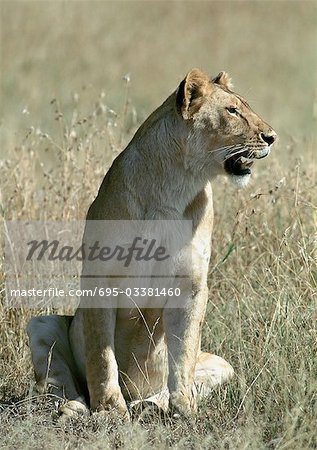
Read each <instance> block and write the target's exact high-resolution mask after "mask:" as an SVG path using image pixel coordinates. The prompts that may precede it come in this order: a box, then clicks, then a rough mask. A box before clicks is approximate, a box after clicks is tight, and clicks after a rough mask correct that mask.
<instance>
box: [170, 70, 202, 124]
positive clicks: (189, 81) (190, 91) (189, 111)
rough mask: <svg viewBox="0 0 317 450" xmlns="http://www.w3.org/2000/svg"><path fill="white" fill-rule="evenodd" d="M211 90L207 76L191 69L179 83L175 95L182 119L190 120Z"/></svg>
mask: <svg viewBox="0 0 317 450" xmlns="http://www.w3.org/2000/svg"><path fill="white" fill-rule="evenodd" d="M210 90H211V84H210V80H209V78H208V76H207V75H206V74H204V73H203V72H201V71H200V70H199V69H192V70H191V71H190V72H189V73H188V74H187V75H186V77H185V78H184V80H183V81H182V82H181V84H180V85H179V87H178V90H177V94H176V103H177V108H178V110H179V111H180V113H181V114H182V116H183V118H184V119H191V118H192V117H193V115H194V114H195V113H196V112H197V111H198V110H199V108H200V107H201V105H202V104H203V102H204V98H205V97H206V95H207V93H208V92H210Z"/></svg>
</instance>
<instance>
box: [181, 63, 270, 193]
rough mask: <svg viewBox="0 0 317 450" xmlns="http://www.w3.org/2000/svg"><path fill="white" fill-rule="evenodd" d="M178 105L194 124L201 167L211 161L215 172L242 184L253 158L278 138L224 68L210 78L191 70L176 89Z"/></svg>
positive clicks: (193, 138) (194, 141) (192, 140)
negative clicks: (237, 92)
mask: <svg viewBox="0 0 317 450" xmlns="http://www.w3.org/2000/svg"><path fill="white" fill-rule="evenodd" d="M176 105H177V109H178V113H179V114H180V115H181V117H182V119H183V120H184V122H185V123H187V124H188V127H190V128H191V133H190V134H189V136H190V145H189V147H191V149H192V148H193V147H194V151H195V164H196V163H197V153H200V163H201V167H204V168H205V167H208V160H209V161H212V170H213V173H215V174H217V173H221V172H225V173H227V174H228V175H230V176H231V177H232V179H233V181H235V182H236V183H237V184H239V185H245V184H246V183H247V182H248V181H249V178H250V175H251V166H252V164H253V162H254V160H255V159H260V158H264V157H265V156H267V155H268V154H269V153H270V149H271V146H272V144H273V143H274V141H275V140H276V137H277V135H276V133H275V131H274V130H273V129H272V128H271V127H270V126H269V125H268V124H267V123H266V122H264V121H263V120H262V119H261V118H260V117H259V116H258V115H257V114H256V113H255V112H254V111H252V109H251V108H250V106H249V105H248V103H247V102H246V101H245V100H244V99H243V98H242V97H241V96H240V95H238V94H236V93H234V92H233V91H232V85H231V82H230V79H229V77H228V75H227V74H226V73H225V72H220V73H219V75H217V76H216V77H215V78H214V79H212V80H211V79H209V77H208V76H207V75H206V74H204V73H203V72H201V71H200V70H198V69H193V70H191V71H190V72H189V73H188V75H187V76H186V77H185V79H184V80H183V81H182V82H181V84H180V85H179V88H178V90H177V91H176ZM190 152H191V151H189V156H188V158H189V164H190V159H191V157H190Z"/></svg>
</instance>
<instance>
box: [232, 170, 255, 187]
mask: <svg viewBox="0 0 317 450" xmlns="http://www.w3.org/2000/svg"><path fill="white" fill-rule="evenodd" d="M250 178H251V171H250V173H247V174H245V175H234V174H231V175H230V176H229V179H230V181H231V182H232V183H233V184H234V185H235V186H236V187H238V188H240V189H242V188H245V187H246V186H247V185H248V183H249V181H250Z"/></svg>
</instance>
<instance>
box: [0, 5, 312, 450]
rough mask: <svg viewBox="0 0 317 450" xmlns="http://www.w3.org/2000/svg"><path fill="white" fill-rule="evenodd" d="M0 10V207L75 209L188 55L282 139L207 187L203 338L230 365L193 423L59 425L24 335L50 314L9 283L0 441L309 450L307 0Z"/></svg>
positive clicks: (34, 215)
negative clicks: (40, 392) (245, 171)
mask: <svg viewBox="0 0 317 450" xmlns="http://www.w3.org/2000/svg"><path fill="white" fill-rule="evenodd" d="M75 3H76V5H75ZM0 5H1V37H2V39H1V72H2V73H1V75H2V78H1V97H2V98H1V104H2V108H3V110H2V112H1V128H0V130H1V149H0V151H1V153H0V156H1V166H0V171H1V172H0V176H1V213H2V216H3V218H4V219H7V220H11V219H14V220H29V219H35V220H37V219H41V220H49V219H50V220H70V219H83V218H84V216H85V213H86V210H87V207H88V205H89V204H90V202H91V200H92V199H93V198H94V196H95V195H96V192H97V189H98V186H99V184H100V182H101V180H102V178H103V176H104V173H105V172H106V170H107V169H108V168H109V165H110V164H111V161H112V159H113V158H114V157H115V156H116V155H117V154H118V153H119V152H120V151H121V149H122V148H124V145H125V144H126V143H127V142H128V141H129V139H130V138H131V136H132V135H133V133H134V131H135V130H136V128H137V126H138V125H139V124H140V123H141V122H142V120H143V118H144V117H145V115H147V114H148V113H150V112H151V110H153V108H154V107H155V106H157V105H158V104H159V103H160V102H161V101H162V100H164V98H165V97H166V96H167V95H168V94H169V93H170V92H171V91H172V89H174V87H176V85H177V82H178V81H179V80H180V79H181V77H182V76H183V75H184V74H185V73H186V71H187V70H188V69H190V68H191V67H194V66H199V67H201V68H203V69H205V70H208V71H209V72H210V71H213V72H217V71H219V70H221V69H227V70H228V71H229V72H230V73H231V74H232V75H233V76H234V81H235V82H236V85H237V90H238V92H240V93H242V94H244V95H245V97H246V98H247V99H248V100H250V103H251V105H252V106H253V107H254V108H255V110H257V111H258V112H259V113H261V114H262V115H263V117H265V118H266V119H267V120H268V122H269V123H270V124H272V125H273V126H274V128H275V129H276V130H277V131H278V133H279V135H280V140H279V143H278V144H277V145H276V147H275V148H274V150H273V152H272V154H271V155H270V157H269V158H268V159H265V160H263V161H261V162H258V163H257V164H256V167H255V170H254V175H253V180H252V183H251V184H250V186H249V187H248V188H247V189H244V190H242V191H238V190H236V189H235V188H233V187H232V186H231V185H230V184H229V183H228V182H227V181H226V180H221V179H219V180H217V181H216V183H215V188H214V193H215V213H216V219H215V231H214V238H213V241H214V245H213V256H212V264H211V268H210V278H209V283H210V301H209V306H208V312H207V316H206V321H205V324H204V329H203V347H204V348H205V349H206V350H207V351H211V352H214V353H216V354H219V355H221V356H223V357H225V358H226V359H227V360H228V361H230V363H231V364H232V365H233V367H234V369H235V373H236V375H235V378H234V379H233V380H232V382H231V383H229V384H228V385H226V386H223V387H221V388H219V389H215V391H214V393H213V395H212V396H210V398H208V399H207V400H206V401H205V402H204V404H202V405H201V407H200V409H199V412H198V416H197V418H196V420H195V421H193V422H192V423H186V422H183V421H180V422H178V423H172V422H170V423H169V422H168V423H163V421H162V420H161V419H160V418H157V419H155V418H154V419H153V420H152V421H150V422H149V423H144V424H140V423H138V422H134V423H131V424H123V423H120V422H119V421H118V420H117V419H116V418H115V417H109V418H107V419H103V420H101V419H99V418H96V417H95V416H92V417H88V418H83V419H81V420H78V421H75V420H74V421H71V422H69V423H68V424H62V423H60V422H59V421H58V420H56V411H55V405H54V400H53V402H52V400H50V399H49V398H47V397H45V396H44V397H41V398H36V397H35V395H34V390H33V388H34V381H33V373H32V367H31V362H30V354H29V349H28V345H27V339H26V334H25V327H26V323H27V321H28V319H29V318H30V317H31V316H32V315H33V314H44V313H46V312H47V310H45V311H44V310H42V311H36V312H34V311H29V310H21V309H19V310H8V309H6V308H5V307H4V291H3V290H2V295H3V298H2V299H1V304H0V447H3V448H17V449H18V448H25V449H27V448H32V449H33V448H44V447H45V448H47V449H55V448H89V449H90V448H92V449H93V448H118V447H120V448H125V449H135V448H138V449H143V448H144V449H146V448H149V447H153V448H158V449H160V448H161V449H164V448H167V447H173V448H178V449H182V448H208V449H221V448H224V449H262V448H263V449H264V448H270V449H271V448H274V449H308V448H314V447H316V445H317V440H316V419H317V417H316V409H317V405H316V396H317V394H316V392H317V381H316V380H317V356H316V354H317V338H316V331H317V330H316V323H317V322H316V318H317V317H316V276H317V267H316V223H317V212H316V209H317V206H316V200H317V199H316V157H315V156H314V155H315V154H316V136H315V134H314V125H315V126H316V123H314V122H315V121H316V110H315V117H314V111H313V96H314V88H315V87H314V73H316V56H315V55H316V7H315V4H314V3H313V2H260V3H258V2H233V3H227V2H221V4H220V3H215V2H203V3H201V2H186V3H184V2H174V3H171V2H168V3H165V2H158V3H155V2H151V4H150V5H146V6H145V3H143V2H140V3H137V2H127V3H123V2H119V3H111V2H97V3H95V2H70V3H66V2H63V3H55V2H21V3H18V2H1V4H0ZM75 6H76V7H75ZM267 19H269V20H267ZM140 20H142V26H140V22H138V21H140ZM184 30H186V33H185V32H184ZM153 36H159V38H157V39H155V38H153ZM128 72H131V73H132V81H129V77H126V78H125V80H122V81H121V79H122V76H123V75H125V74H126V73H128ZM315 108H316V106H315ZM2 260H3V258H2ZM3 270H4V269H2V271H1V275H0V276H1V284H2V288H1V289H3V288H4V278H5V274H4V271H3ZM56 312H57V311H56Z"/></svg>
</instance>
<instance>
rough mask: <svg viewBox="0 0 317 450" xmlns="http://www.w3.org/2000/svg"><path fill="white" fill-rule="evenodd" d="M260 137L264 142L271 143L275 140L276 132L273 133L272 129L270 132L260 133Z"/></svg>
mask: <svg viewBox="0 0 317 450" xmlns="http://www.w3.org/2000/svg"><path fill="white" fill-rule="evenodd" d="M260 137H261V139H262V141H264V142H265V143H266V144H268V145H272V144H273V143H274V141H275V140H276V133H274V131H273V132H272V133H270V134H264V133H260Z"/></svg>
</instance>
